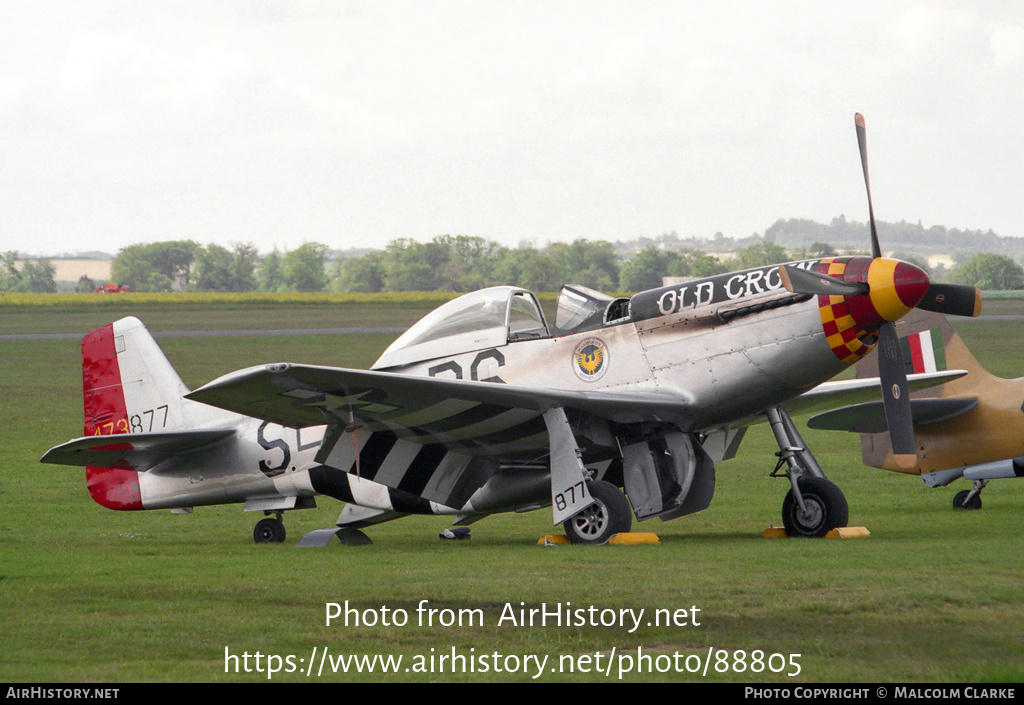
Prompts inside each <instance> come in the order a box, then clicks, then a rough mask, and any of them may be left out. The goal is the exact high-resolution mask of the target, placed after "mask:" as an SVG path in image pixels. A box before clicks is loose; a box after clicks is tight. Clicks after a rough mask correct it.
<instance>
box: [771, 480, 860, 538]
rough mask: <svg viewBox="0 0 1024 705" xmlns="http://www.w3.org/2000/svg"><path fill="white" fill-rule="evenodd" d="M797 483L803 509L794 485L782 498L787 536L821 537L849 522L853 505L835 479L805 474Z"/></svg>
mask: <svg viewBox="0 0 1024 705" xmlns="http://www.w3.org/2000/svg"><path fill="white" fill-rule="evenodd" d="M797 487H798V488H799V489H800V495H801V497H802V498H803V501H804V509H803V510H801V509H800V503H799V502H797V499H796V494H795V493H794V492H793V490H792V489H791V490H790V491H789V492H788V493H787V494H786V499H785V500H784V501H783V502H782V525H783V526H784V527H785V528H786V534H787V535H788V536H805V537H821V536H824V535H825V534H827V533H828V532H829V531H831V530H832V529H835V528H837V527H840V526H846V524H847V522H848V521H849V519H850V508H849V506H847V504H846V497H844V496H843V492H842V490H840V489H839V487H837V486H836V484H835V483H834V482H831V481H829V480H826V479H825V478H823V477H805V478H802V479H800V480H797Z"/></svg>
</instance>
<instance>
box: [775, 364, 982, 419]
mask: <svg viewBox="0 0 1024 705" xmlns="http://www.w3.org/2000/svg"><path fill="white" fill-rule="evenodd" d="M966 374H967V371H966V370H942V371H940V372H922V373H919V374H912V375H907V386H908V387H909V388H910V391H912V392H913V391H916V390H918V389H927V388H928V387H935V386H938V385H940V384H943V383H944V382H950V381H952V380H954V379H959V378H960V377H963V376H964V375H966ZM881 396H882V391H881V382H880V380H879V378H878V377H866V378H863V379H841V380H834V381H831V382H824V383H822V384H819V385H818V386H817V387H815V388H814V389H811V390H809V391H806V392H804V393H803V394H801V395H800V396H798V397H795V398H794V399H792V400H790V401H788V402H786V403H785V404H783V406H784V407H785V408H786V410H787V411H789V412H790V413H791V414H799V413H802V412H805V411H829V410H832V409H835V408H837V407H841V406H852V405H854V404H863V403H865V402H873V401H876V400H878V399H880V398H881Z"/></svg>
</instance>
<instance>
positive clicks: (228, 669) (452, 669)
mask: <svg viewBox="0 0 1024 705" xmlns="http://www.w3.org/2000/svg"><path fill="white" fill-rule="evenodd" d="M495 615H496V616H495ZM702 620H703V615H702V611H701V608H700V607H698V606H697V605H691V606H689V607H680V608H672V609H646V608H608V607H597V606H594V605H585V606H581V605H573V604H572V603H571V602H554V603H541V604H540V605H531V606H527V605H526V604H525V603H523V602H519V603H514V602H508V603H505V605H504V606H503V607H501V608H500V609H499V610H496V611H495V610H489V611H488V612H486V613H485V612H484V610H482V609H479V608H457V609H456V608H451V607H438V606H436V605H434V604H431V602H430V601H429V600H420V601H419V603H418V604H417V605H416V607H415V608H413V609H406V608H404V607H390V606H387V605H381V606H375V607H362V606H360V607H357V606H354V605H352V604H350V603H349V602H348V601H345V602H327V603H325V604H324V625H325V626H327V627H334V628H343V629H344V628H348V629H353V628H371V629H372V628H376V627H385V628H395V627H397V628H403V627H420V628H440V629H446V628H464V627H484V626H487V623H488V621H489V622H490V624H491V626H494V627H496V628H506V627H517V628H523V627H526V628H556V629H557V628H566V627H570V628H571V627H597V628H614V629H620V630H622V631H623V632H625V633H627V634H635V633H636V632H637V631H638V630H640V629H642V628H644V627H673V628H700V626H701V624H702ZM800 656H801V655H800V654H783V653H775V652H768V651H764V650H762V649H752V650H743V649H720V648H716V647H714V646H711V647H707V648H703V647H701V648H695V649H684V650H662V649H658V650H654V649H651V648H649V647H643V646H635V647H626V648H623V647H612V648H611V649H605V650H594V651H588V652H581V653H574V654H559V655H552V654H540V653H511V652H503V651H500V650H497V649H494V650H487V649H476V648H474V647H469V648H466V647H454V646H452V647H442V648H431V649H429V651H427V652H421V653H416V654H372V653H353V652H351V651H341V650H334V649H332V647H329V646H315V647H312V649H311V650H310V652H309V653H308V654H300V653H289V654H280V653H277V654H268V653H263V652H260V651H256V652H249V651H246V650H242V651H239V650H238V649H232V648H231V647H228V646H225V647H224V671H225V673H236V674H243V673H252V674H258V675H259V676H262V677H265V678H267V679H272V678H274V676H276V675H281V674H297V675H300V676H305V677H310V678H315V677H323V676H329V675H332V674H352V673H362V674H372V673H381V674H386V673H391V674H397V673H408V674H412V675H417V674H423V675H441V674H477V675H482V676H487V675H493V674H517V675H521V676H523V677H529V678H532V679H538V678H541V677H543V676H544V675H545V674H601V675H604V676H605V677H608V678H616V679H622V678H626V677H628V676H630V675H634V676H635V675H649V674H656V673H674V674H687V675H690V676H698V677H705V676H708V675H713V674H726V673H750V674H768V673H771V674H775V675H784V676H790V677H792V676H797V675H799V674H800V672H801V670H802V666H801V664H800Z"/></svg>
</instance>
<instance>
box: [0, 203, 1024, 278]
mask: <svg viewBox="0 0 1024 705" xmlns="http://www.w3.org/2000/svg"><path fill="white" fill-rule="evenodd" d="M879 238H880V240H881V241H882V243H883V247H885V248H892V249H895V250H896V252H895V255H894V256H896V257H899V258H901V259H906V260H909V261H913V262H915V263H916V264H918V265H920V266H922V267H924V268H925V269H928V266H927V263H926V260H925V257H924V252H928V253H936V252H947V253H951V254H952V255H953V258H954V267H953V268H952V269H951V270H950V271H947V270H946V269H945V268H944V267H941V266H940V267H936V268H935V269H933V270H930V271H929V274H931V276H932V278H933V279H935V280H948V281H956V282H959V283H965V284H971V285H974V286H979V287H981V288H983V289H1021V288H1024V269H1022V268H1021V266H1020V264H1018V262H1017V261H1016V259H1015V257H1024V238H999V237H998V236H995V235H994V234H992V233H991V231H989V232H988V233H980V232H976V231H958V230H955V229H954V230H947V229H945V228H942V227H938V226H937V227H933V228H929V229H927V230H925V229H924V228H923V226H921V225H920V224H918V225H908V224H906V223H898V224H887V223H879ZM867 241H868V229H867V226H866V225H865V224H863V223H853V222H848V221H846V219H845V218H843V217H839V218H835V219H833V221H832V223H830V224H829V225H823V224H819V223H814V222H813V221H805V220H779V221H778V222H776V223H775V224H774V225H772V227H770V228H769V229H768V230H767V231H766V232H765V235H764V236H763V237H762V236H760V235H757V234H756V233H755V234H753V235H751V236H750V237H748V238H743V239H739V240H737V239H733V238H727V237H725V236H723V235H722V234H721V233H717V234H716V235H715V236H714V237H713V238H710V239H698V238H692V237H691V238H680V237H679V236H678V235H676V234H675V233H668V234H663V235H661V236H658V237H656V238H639V239H637V240H633V241H629V242H616V243H611V242H607V241H601V240H598V241H590V240H584V239H579V240H576V241H574V242H571V243H562V242H558V243H551V244H548V245H546V246H544V247H534V246H531V245H529V244H524V245H520V246H519V247H506V246H503V245H500V244H498V243H495V242H493V241H490V240H487V239H485V238H482V237H475V236H468V235H455V236H452V235H440V236H438V237H435V238H434V239H433V240H431V241H429V242H425V243H423V242H417V241H415V240H411V239H407V238H400V239H396V240H393V241H391V242H390V243H389V244H388V245H387V246H386V247H385V248H384V249H383V250H363V251H358V252H351V251H350V252H344V251H337V250H332V249H331V248H329V247H328V246H327V245H324V244H322V243H315V242H313V243H306V244H303V245H302V246H300V247H298V248H296V249H294V250H290V251H286V252H279V251H278V250H276V249H275V250H274V251H273V252H270V253H269V254H265V255H264V254H260V253H259V252H258V251H257V249H256V247H255V246H254V245H252V244H251V243H245V244H236V245H234V246H233V247H231V248H227V247H223V246H221V245H216V244H211V245H202V244H199V243H197V242H195V241H193V240H176V241H168V242H157V243H152V244H138V245H130V246H128V247H124V248H122V249H121V250H120V251H119V252H118V253H117V255H116V256H115V258H114V260H113V262H112V266H111V280H112V283H116V284H120V285H127V286H129V287H130V288H131V290H132V291H221V292H246V291H344V292H370V293H372V292H387V291H453V292H466V291H472V290H474V289H479V288H482V287H486V286H492V285H497V284H515V285H518V286H522V287H525V288H528V289H532V290H534V291H556V290H558V288H560V287H561V285H562V284H564V283H575V284H582V285H584V286H589V287H591V288H594V289H598V290H601V291H606V292H629V291H641V290H643V289H649V288H653V287H657V286H660V285H661V284H662V280H663V278H664V277H704V276H710V275H713V274H718V273H722V272H726V271H730V270H738V269H746V268H749V267H757V266H763V265H769V264H775V263H779V262H786V261H791V260H798V259H804V258H814V257H828V256H834V255H836V254H838V253H839V252H840V251H842V252H843V253H857V252H859V253H864V252H865V251H866V249H867V245H868V242H867ZM925 242H927V243H930V244H929V247H928V248H927V249H926V250H925V249H924V246H923V244H922V243H925ZM965 245H969V246H971V247H972V248H973V249H972V250H967V249H965ZM979 245H981V246H984V247H989V248H991V249H986V250H982V249H981V248H980V247H979ZM1017 251H1019V252H1020V254H1019V255H1013V254H1007V253H1013V252H1017ZM725 253H728V255H727V256H726V255H725ZM16 263H18V256H17V253H12V252H9V253H6V255H5V256H4V259H3V261H2V262H0V291H55V290H56V284H55V283H54V281H53V267H52V266H51V265H50V264H49V262H48V261H46V260H39V261H35V262H33V261H23V262H20V263H18V264H20V266H15V265H16ZM92 288H93V283H92V282H91V281H80V282H79V285H78V289H79V290H86V291H91V290H92Z"/></svg>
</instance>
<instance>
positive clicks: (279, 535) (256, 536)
mask: <svg viewBox="0 0 1024 705" xmlns="http://www.w3.org/2000/svg"><path fill="white" fill-rule="evenodd" d="M268 514H269V512H268ZM275 514H276V516H274V517H267V518H266V519H261V520H260V521H259V522H257V523H256V528H255V529H253V531H252V540H253V541H255V542H256V543H284V538H285V530H284V522H283V521H281V512H275Z"/></svg>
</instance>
